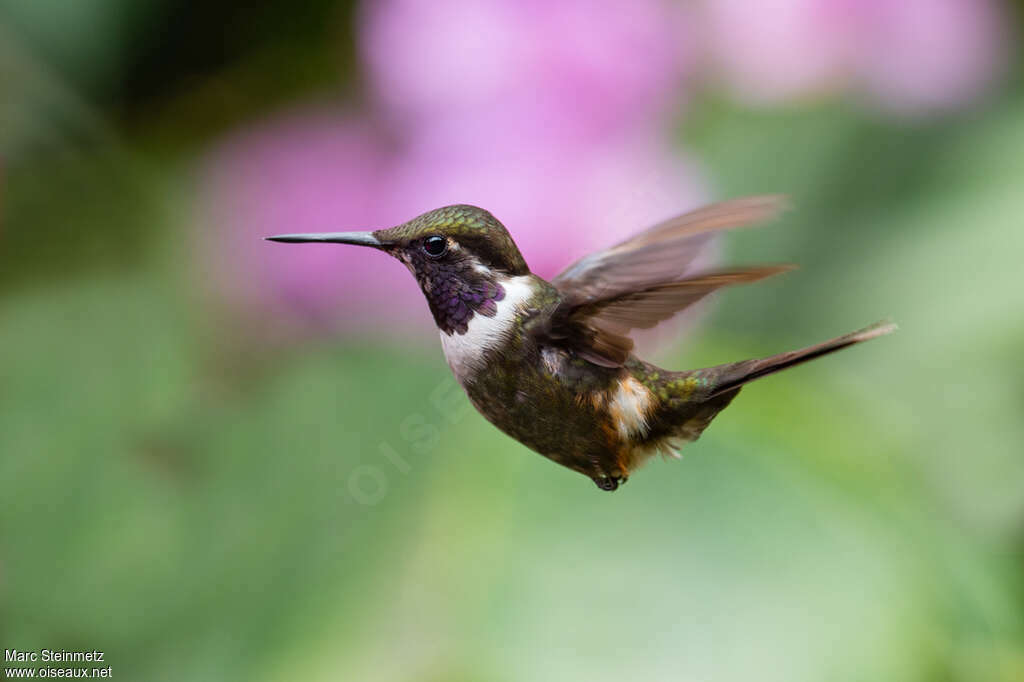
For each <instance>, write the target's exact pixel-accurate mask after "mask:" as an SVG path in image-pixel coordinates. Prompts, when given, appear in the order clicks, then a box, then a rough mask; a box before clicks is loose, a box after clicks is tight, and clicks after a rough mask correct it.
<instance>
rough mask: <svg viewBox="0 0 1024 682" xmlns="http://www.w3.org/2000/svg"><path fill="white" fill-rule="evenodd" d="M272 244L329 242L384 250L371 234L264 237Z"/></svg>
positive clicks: (347, 233)
mask: <svg viewBox="0 0 1024 682" xmlns="http://www.w3.org/2000/svg"><path fill="white" fill-rule="evenodd" d="M264 239H266V240H268V241H272V242H288V243H299V242H330V243H334V244H356V245H357V246H372V247H374V248H378V249H381V248H384V247H385V246H387V244H385V243H384V242H382V241H381V240H379V239H377V238H376V237H374V236H373V233H372V232H317V233H313V234H279V235H277V236H275V237H264Z"/></svg>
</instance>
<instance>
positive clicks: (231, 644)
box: [0, 0, 1024, 681]
mask: <svg viewBox="0 0 1024 682" xmlns="http://www.w3.org/2000/svg"><path fill="white" fill-rule="evenodd" d="M1004 9H1005V11H1006V13H1007V14H1006V16H1007V17H1009V19H1007V22H1008V24H1007V25H1008V26H1011V25H1012V27H1013V30H1015V31H1016V30H1018V29H1019V28H1020V21H1021V20H1020V16H1021V15H1020V12H1019V11H1017V10H1019V5H1007V6H1006V7H1005V8H1004ZM359 16H360V15H359V8H358V7H356V6H352V5H348V4H344V3H342V4H339V3H336V2H327V1H326V0H324V1H320V2H306V3H275V2H270V1H268V0H262V1H260V2H256V3H247V4H244V5H243V4H241V3H239V4H233V3H229V2H210V3H204V5H203V9H202V10H199V9H198V8H197V6H196V5H194V4H193V3H187V2H177V1H173V0H162V1H159V2H147V3H138V2H133V1H131V0H92V1H91V2H78V3H63V2H53V1H50V0H46V1H43V0H36V1H35V2H18V1H17V0H3V1H2V2H0V164H2V168H0V172H2V185H0V641H2V642H3V643H4V646H5V647H8V648H15V647H17V648H21V649H40V648H44V647H45V648H51V649H60V648H65V649H69V650H75V649H83V650H84V649H94V648H95V649H100V650H103V651H105V652H106V653H107V659H108V661H109V663H110V665H112V666H113V672H114V677H116V678H118V679H130V680H172V679H173V680H181V679H186V680H205V679H209V680H218V679H246V680H291V679H346V680H347V679H351V680H371V679H372V680H502V681H504V680H567V679H584V678H585V679H590V680H598V679H601V680H603V679H607V680H612V679H647V680H654V679H691V680H712V679H713V680H750V679H759V680H789V681H791V680H851V681H852V680H939V681H945V680H998V681H1010V680H1021V679H1024V419H1022V414H1024V365H1022V363H1021V362H1020V353H1021V349H1022V348H1024V274H1022V269H1021V255H1022V254H1024V229H1022V218H1021V216H1022V214H1024V81H1022V79H1021V71H1020V69H1019V67H1018V65H1017V63H1016V60H1015V59H1014V57H1013V55H1012V50H1011V55H1010V56H1009V57H1008V58H1007V59H1008V61H1007V64H1006V66H1005V68H1004V71H1003V73H1002V75H1001V76H1000V78H999V79H998V81H996V82H995V84H994V85H993V86H992V87H991V89H990V90H989V91H987V92H986V94H984V95H982V96H979V97H978V98H977V99H974V100H972V101H971V102H970V104H969V105H967V106H964V107H962V108H958V109H957V110H955V111H952V112H943V113H941V114H937V115H928V116H919V117H905V116H891V115H885V114H880V113H879V112H878V111H877V110H875V109H872V108H871V107H870V106H860V104H859V102H858V99H857V97H856V95H848V96H838V95H837V96H827V97H811V98H801V99H798V100H793V101H787V102H785V103H782V104H777V105H773V106H761V105H758V106H754V105H751V104H749V103H744V102H743V101H742V100H741V99H737V98H735V97H731V96H729V95H728V94H726V93H725V92H724V91H723V90H722V89H721V88H718V87H716V86H715V84H714V81H713V79H711V80H710V82H709V84H706V85H704V86H702V87H701V88H700V89H699V90H698V91H697V92H696V94H694V95H692V96H691V98H690V101H689V103H688V105H687V108H686V112H685V115H679V116H676V118H675V119H674V120H675V123H674V124H673V128H672V132H673V136H674V137H675V139H676V140H677V141H678V142H679V144H681V145H685V146H686V147H687V148H688V149H689V150H690V152H691V153H692V154H693V155H695V156H696V157H697V158H699V159H700V162H701V164H702V168H703V174H704V176H705V177H707V178H708V184H709V186H710V187H711V188H712V189H711V191H710V192H709V193H710V194H711V195H712V196H737V195H742V194H747V193H760V192H765V191H782V192H786V193H788V194H790V195H792V196H793V199H794V204H795V206H796V207H797V209H796V210H794V211H792V212H790V213H789V214H787V216H786V217H785V218H784V220H783V221H782V222H781V223H780V224H778V225H776V226H774V227H771V228H768V229H765V230H760V231H744V232H739V233H736V234H733V235H730V236H729V237H728V239H727V240H726V242H725V244H724V246H723V253H724V257H725V258H727V259H728V260H729V261H732V262H761V261H766V262H773V261H783V262H796V263H799V264H800V265H801V269H800V270H799V271H798V272H796V273H794V274H792V275H790V276H787V277H785V278H781V279H780V280H779V281H777V282H775V281H773V282H771V283H768V284H765V285H759V286H756V287H751V288H747V289H743V290H742V291H733V292H730V293H728V294H727V295H725V296H723V297H721V299H720V300H718V301H717V302H716V304H715V306H714V307H713V309H711V310H710V312H709V314H708V315H707V316H706V318H705V319H703V320H702V321H701V322H700V323H699V325H697V326H696V328H695V329H694V330H693V331H692V333H691V335H690V336H689V337H688V339H687V342H686V345H685V346H679V347H673V348H668V349H664V350H662V351H661V355H660V358H659V359H660V360H662V362H663V363H664V364H665V365H667V366H670V367H676V368H684V367H696V366H703V365H707V364H716V363H719V362H725V361H729V360H734V359H740V358H744V357H753V356H757V355H765V354H769V353H773V352H778V351H781V350H784V349H788V348H790V347H799V346H803V345H807V344H809V343H812V342H816V341H818V340H821V339H824V338H826V337H829V336H832V335H836V334H840V333H843V332H845V331H848V330H850V329H853V328H857V327H859V326H862V325H864V324H866V323H869V322H871V321H873V320H875V319H878V318H880V317H884V316H891V317H892V318H893V319H895V320H896V321H897V322H898V323H899V325H900V328H901V329H900V331H899V333H897V334H896V335H894V336H891V337H888V338H885V339H883V340H879V341H875V342H872V343H871V344H868V345H866V346H863V347H858V348H857V349H855V350H850V351H846V352H844V353H842V354H839V355H837V356H834V357H830V358H829V359H828V360H825V361H822V362H818V363H813V364H811V365H809V366H806V367H802V368H800V369H798V370H794V371H792V372H787V373H785V374H782V375H779V376H776V377H773V378H771V379H768V380H765V381H763V382H758V383H756V384H755V385H752V386H750V387H748V388H747V389H746V390H745V391H744V392H743V395H742V396H741V397H740V398H739V399H737V401H736V402H735V403H734V404H733V406H732V407H730V408H729V410H727V411H726V412H725V413H723V415H721V416H720V417H719V418H718V420H717V421H716V422H715V424H714V425H713V426H712V427H711V428H710V429H709V430H708V432H707V433H706V434H705V435H704V437H703V438H702V439H701V440H700V441H699V442H698V443H696V444H694V445H692V446H690V447H689V448H687V450H686V451H685V456H684V458H683V460H682V461H681V462H664V461H654V462H652V463H651V464H649V465H648V466H647V467H646V468H645V469H644V470H643V471H641V472H639V473H638V474H637V475H636V476H634V477H633V478H632V479H631V480H630V482H629V484H628V485H627V486H625V487H624V488H623V489H621V490H620V491H618V492H616V493H615V494H611V495H609V494H604V493H600V492H599V491H597V490H596V489H595V488H594V486H593V485H592V484H591V483H590V482H589V481H587V480H585V479H584V478H582V477H580V476H579V475H578V474H575V473H572V472H570V471H568V470H564V469H561V468H560V467H557V466H555V465H553V464H552V463H551V462H549V461H547V460H545V459H544V458H542V457H539V456H537V455H535V454H533V453H531V452H529V451H528V450H527V449H526V448H524V447H522V446H520V445H519V444H517V443H515V442H513V441H512V440H510V439H508V438H506V437H504V436H503V435H501V434H500V433H499V432H497V431H496V430H495V429H494V428H493V427H491V426H490V425H489V424H487V423H486V422H485V421H484V419H483V418H482V417H480V416H479V415H477V414H476V413H475V412H473V411H472V410H471V409H469V408H468V403H467V402H466V400H465V398H464V397H463V396H462V394H461V392H460V390H459V389H458V387H457V386H456V385H455V383H454V381H453V380H452V379H451V378H450V375H449V371H448V368H447V367H446V366H445V363H444V360H443V358H442V356H441V353H440V352H439V349H438V348H436V347H435V342H434V338H435V337H434V336H433V334H432V333H429V332H427V333H425V336H426V340H425V341H424V342H422V343H418V342H417V343H409V342H408V341H406V339H405V338H404V337H403V336H400V335H398V334H395V333H390V332H387V331H381V330H386V329H387V328H386V327H381V328H380V329H377V328H375V327H374V326H373V324H372V322H367V323H366V324H364V325H362V326H361V327H360V328H359V329H356V330H351V329H349V330H346V331H345V332H344V333H340V334H339V333H301V334H285V335H284V336H286V337H287V340H282V339H281V338H279V337H277V336H275V334H274V333H273V327H274V318H273V316H268V319H265V320H264V321H263V324H264V325H268V326H269V330H268V327H267V326H264V327H261V326H259V325H256V324H255V323H254V322H253V321H252V320H251V319H249V318H247V317H246V316H242V315H235V314H232V312H231V311H230V306H229V305H228V304H227V303H224V302H222V301H220V300H218V298H217V296H216V295H214V294H213V293H211V288H210V287H209V286H208V285H209V283H208V282H207V281H205V280H204V277H203V276H200V275H197V272H200V273H203V272H207V271H206V270H202V269H199V270H197V269H196V268H195V267H193V265H194V263H195V261H196V260H197V258H198V256H197V255H196V252H195V250H196V248H197V241H196V239H195V236H194V234H195V228H194V223H195V217H196V212H197V208H196V195H197V193H198V192H199V187H198V184H199V180H198V178H201V177H202V175H201V173H197V168H198V167H200V166H201V164H202V163H203V161H202V160H203V158H204V155H206V154H207V153H208V150H209V149H210V148H211V146H213V145H215V144H216V143H217V140H219V139H221V138H222V136H224V135H227V134H229V133H230V132H231V131H232V130H233V129H236V128H237V127H239V126H241V125H243V124H245V123H246V122H248V121H252V120H255V119H257V118H259V117H262V116H267V115H272V114H273V112H275V111H279V110H281V109H283V108H286V107H288V106H291V105H292V104H293V103H295V102H300V101H303V100H310V99H320V98H323V97H325V96H326V97H328V98H330V99H331V100H332V101H339V102H341V103H342V104H343V105H344V106H356V107H358V106H362V104H360V102H363V101H364V100H365V97H366V95H365V93H366V90H367V87H366V85H365V79H366V73H365V71H364V70H363V68H362V67H361V65H360V58H359V56H358V53H357V52H358V51H357V47H356V46H357V43H358V40H359V32H360V23H359V19H358V17H359ZM1014 47H1015V46H1014ZM709 78H710V77H709ZM424 208H428V207H424ZM499 217H500V216H499ZM359 227H363V226H362V225H360V226H359ZM638 227H640V225H626V226H624V228H625V229H627V230H628V229H632V228H638ZM510 228H511V229H512V231H513V233H515V231H516V229H515V226H512V225H510ZM247 238H248V237H247ZM200 241H201V240H200ZM230 255H231V254H230V252H227V253H224V254H221V256H220V257H222V258H225V259H229V258H230ZM379 276H380V277H381V278H388V277H390V278H399V277H401V278H403V280H402V284H403V285H405V286H407V287H408V288H410V289H411V288H413V287H414V285H413V283H412V282H411V281H406V280H408V277H407V276H406V275H404V274H403V272H402V270H401V268H397V267H390V265H389V267H386V268H385V267H383V266H382V267H381V268H380V273H379ZM409 314H410V315H414V314H415V315H419V316H420V317H422V319H423V320H426V319H427V311H426V307H425V306H423V307H422V310H420V309H416V310H415V311H413V312H411V313H409Z"/></svg>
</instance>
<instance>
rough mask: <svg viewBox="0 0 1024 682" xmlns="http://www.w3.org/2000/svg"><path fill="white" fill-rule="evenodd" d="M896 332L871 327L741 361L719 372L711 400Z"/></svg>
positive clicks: (888, 325)
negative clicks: (814, 360)
mask: <svg viewBox="0 0 1024 682" xmlns="http://www.w3.org/2000/svg"><path fill="white" fill-rule="evenodd" d="M895 329H896V325H895V324H893V323H891V322H885V321H882V322H876V323H875V324H873V325H871V326H870V327H865V328H864V329H860V330H858V331H855V332H850V333H849V334H843V335H842V336H837V337H836V338H834V339H829V340H828V341H825V342H824V343H819V344H816V345H814V346H808V347H807V348H801V349H800V350H791V351H789V352H787V353H779V354H778V355H772V356H770V357H767V358H759V359H757V360H744V361H742V362H734V363H731V364H729V365H724V366H722V367H721V368H719V369H721V374H720V379H719V382H718V384H717V385H716V386H715V389H714V392H713V393H712V394H711V397H713V396H717V395H721V394H723V393H728V392H729V391H732V390H735V389H738V388H739V387H740V386H742V385H744V384H747V383H749V382H751V381H753V380H754V379H760V378H761V377H763V376H767V375H769V374H774V373H775V372H779V371H781V370H784V369H788V368H789V367H794V366H796V365H799V364H801V363H803V362H807V361H808V360H813V359H814V358H820V357H821V356H823V355H828V354H829V353H834V352H835V351H837V350H841V349H843V348H847V347H849V346H852V345H854V344H857V343H861V342H862V341H869V340H871V339H873V338H876V337H878V336H883V335H885V334H889V333H890V332H892V331H894V330H895Z"/></svg>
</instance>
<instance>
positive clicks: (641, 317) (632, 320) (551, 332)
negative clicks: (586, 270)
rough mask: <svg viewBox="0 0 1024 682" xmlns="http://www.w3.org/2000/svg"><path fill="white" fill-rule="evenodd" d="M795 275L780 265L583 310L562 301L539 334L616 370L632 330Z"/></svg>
mask: <svg viewBox="0 0 1024 682" xmlns="http://www.w3.org/2000/svg"><path fill="white" fill-rule="evenodd" d="M790 269H791V266H787V265H777V266H763V267H749V268H734V269H730V270H718V271H714V272H708V273H705V274H702V275H698V276H695V277H691V278H688V279H682V280H677V281H673V282H662V283H659V284H655V285H653V286H650V287H648V288H646V289H641V290H639V291H630V292H628V293H623V294H620V295H618V296H613V297H610V298H603V299H600V300H595V301H590V302H587V303H584V304H580V305H572V304H569V302H568V301H563V303H562V304H560V305H559V306H558V307H557V308H556V309H555V310H554V311H553V312H552V313H551V315H550V317H548V318H547V320H546V324H545V325H543V326H542V327H540V328H538V329H537V330H536V332H535V333H537V334H538V335H539V336H540V337H542V338H543V339H544V340H546V341H548V342H550V343H555V344H558V345H563V346H567V347H570V348H572V349H573V350H575V351H576V353H577V354H578V355H579V356H580V357H582V358H584V359H585V360H588V361H590V362H593V363H594V364H597V365H602V366H605V367H617V366H619V365H621V364H622V363H624V362H625V361H626V360H627V358H629V354H630V352H632V350H633V340H632V339H630V338H629V333H630V332H631V331H632V330H633V329H648V328H650V327H653V326H654V325H656V324H658V323H659V322H661V321H663V320H666V319H668V318H670V317H672V316H673V315H675V314H676V313H677V312H679V311H680V310H682V309H683V308H686V307H687V306H690V305H692V304H694V303H696V302H697V301H699V300H700V299H702V298H704V297H705V296H707V295H708V294H710V293H711V292H713V291H716V290H718V289H720V288H722V287H726V286H731V285H733V284H745V283H747V282H756V281H757V280H760V279H764V278H765V277H770V276H772V275H775V274H778V273H780V272H785V271H786V270H790Z"/></svg>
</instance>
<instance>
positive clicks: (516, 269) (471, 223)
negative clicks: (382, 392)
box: [267, 204, 530, 335]
mask: <svg viewBox="0 0 1024 682" xmlns="http://www.w3.org/2000/svg"><path fill="white" fill-rule="evenodd" d="M267 239H269V240H270V241H276V242H333V243H339V244H355V245H358V246H370V247H373V248H375V249H379V250H381V251H385V252H387V253H389V254H391V255H392V256H394V257H395V258H397V259H398V260H400V261H401V262H402V263H404V264H405V266H406V267H407V268H409V271H410V272H411V273H412V274H413V276H414V277H415V278H416V281H417V282H419V285H420V289H422V290H423V294H424V295H425V296H426V298H427V303H428V304H429V306H430V311H431V313H433V315H434V321H435V322H436V323H437V326H438V328H439V329H440V330H441V331H442V332H444V333H447V334H449V335H451V334H453V333H456V334H464V333H466V330H467V328H468V324H469V320H470V319H472V317H473V316H474V315H476V314H480V315H485V316H488V317H492V316H494V315H495V314H496V312H497V305H496V304H497V302H498V301H500V300H502V299H503V298H504V297H505V289H504V287H503V285H502V284H503V282H505V281H507V280H508V279H510V278H512V277H518V276H521V275H527V274H529V272H530V269H529V268H528V267H527V265H526V261H525V260H523V256H522V254H520V253H519V248H518V247H517V246H516V244H515V242H514V241H512V237H511V236H510V235H509V233H508V230H506V229H505V226H504V225H502V224H501V223H500V222H498V219H497V218H495V217H494V216H493V215H491V214H490V212H488V211H485V210H484V209H482V208H477V207H476V206H469V205H466V204H457V205H454V206H445V207H443V208H438V209H434V210H433V211H428V212H426V213H424V214H422V215H420V216H417V217H415V218H413V219H412V220H410V221H409V222H407V223H403V224H401V225H398V226H396V227H392V228H388V229H384V230H374V231H372V232H333V233H322V234H286V235H279V236H276V237H267Z"/></svg>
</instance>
